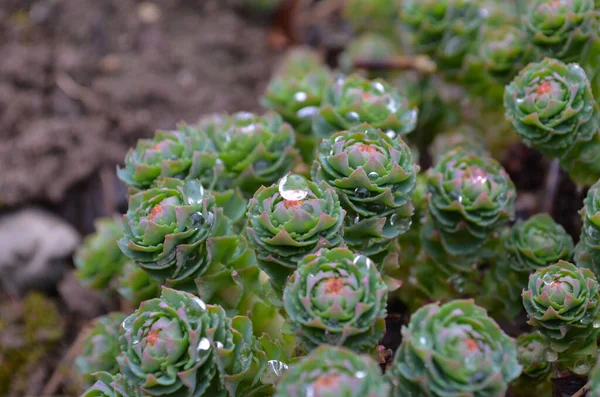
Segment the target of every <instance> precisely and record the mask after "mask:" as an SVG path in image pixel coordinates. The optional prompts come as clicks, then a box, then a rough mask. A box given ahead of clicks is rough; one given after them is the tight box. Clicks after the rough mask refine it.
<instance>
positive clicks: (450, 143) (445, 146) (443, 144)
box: [429, 125, 489, 164]
mask: <svg viewBox="0 0 600 397" xmlns="http://www.w3.org/2000/svg"><path fill="white" fill-rule="evenodd" d="M456 148H462V149H464V150H465V151H467V152H470V153H472V154H475V155H477V156H486V155H487V156H489V153H488V152H487V149H486V144H485V141H484V139H483V138H482V136H481V133H480V132H479V131H477V130H476V129H474V128H473V127H471V126H468V125H464V126H460V127H458V128H455V129H453V130H450V131H448V132H443V133H441V134H438V135H437V136H436V137H435V139H434V140H433V142H432V144H431V146H430V147H429V152H430V154H431V159H432V162H433V164H437V163H438V162H439V161H440V160H441V159H442V157H444V155H445V154H446V153H448V151H449V150H452V149H456Z"/></svg>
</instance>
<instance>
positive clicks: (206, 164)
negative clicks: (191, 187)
mask: <svg viewBox="0 0 600 397" xmlns="http://www.w3.org/2000/svg"><path fill="white" fill-rule="evenodd" d="M216 165H217V155H216V153H215V147H214V145H213V143H212V141H211V140H210V139H209V137H208V136H207V135H206V134H205V133H204V132H202V131H200V130H198V128H197V127H193V126H190V125H187V124H180V125H178V127H177V129H176V130H173V131H157V132H156V134H155V135H154V138H152V139H140V140H139V141H138V143H137V145H136V147H135V148H134V149H130V150H129V151H128V152H127V155H126V156H125V166H124V167H123V168H118V169H117V175H118V176H119V178H120V179H121V180H122V181H123V182H125V184H127V186H129V187H130V188H132V189H133V190H134V191H136V190H139V189H147V188H150V187H154V186H156V182H157V179H158V178H160V177H166V178H178V179H199V180H200V181H201V182H202V184H203V185H204V186H206V187H207V188H209V189H212V188H213V186H214V185H215V183H216V182H217V179H218V177H219V169H218V167H216Z"/></svg>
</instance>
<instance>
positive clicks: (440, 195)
mask: <svg viewBox="0 0 600 397" xmlns="http://www.w3.org/2000/svg"><path fill="white" fill-rule="evenodd" d="M427 184H428V192H429V206H428V208H429V214H430V216H431V219H432V221H433V225H434V227H435V229H436V230H437V231H438V232H439V234H440V236H439V237H440V241H441V244H442V246H443V248H444V250H445V251H446V252H447V253H448V254H449V255H452V256H459V255H460V256H471V255H475V254H476V253H477V251H478V250H479V249H480V248H481V247H482V246H483V245H484V244H485V243H486V241H488V240H489V239H490V237H492V234H493V233H494V232H497V231H498V230H499V229H500V227H501V226H503V225H504V224H505V223H506V222H508V220H509V219H510V218H512V217H513V216H514V211H515V208H514V201H515V196H516V191H515V187H514V184H513V183H512V181H511V180H510V177H509V176H508V174H507V173H506V171H505V170H504V169H503V168H502V166H501V165H500V164H499V163H498V162H497V161H496V160H494V159H492V158H491V157H487V156H482V157H480V156H477V155H475V154H472V153H469V152H467V151H465V150H464V149H461V148H458V149H455V150H452V151H450V152H448V153H447V154H446V155H445V156H444V157H442V158H441V159H440V161H439V162H438V163H437V165H435V167H433V168H431V169H430V170H429V172H428V180H427Z"/></svg>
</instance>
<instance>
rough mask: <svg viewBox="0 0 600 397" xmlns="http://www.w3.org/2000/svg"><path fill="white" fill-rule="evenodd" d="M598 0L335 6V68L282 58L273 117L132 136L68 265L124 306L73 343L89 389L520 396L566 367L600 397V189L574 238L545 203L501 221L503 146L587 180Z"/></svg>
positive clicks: (357, 0)
mask: <svg viewBox="0 0 600 397" xmlns="http://www.w3.org/2000/svg"><path fill="white" fill-rule="evenodd" d="M595 7H596V5H595V4H594V3H593V1H592V0H561V1H554V0H534V1H532V2H531V4H530V6H528V7H525V6H524V4H523V2H521V1H513V2H506V4H504V3H500V2H493V1H468V0H443V1H434V0H419V1H417V0H404V1H403V2H402V4H399V2H396V1H390V0H382V1H365V0H352V1H348V2H345V3H344V6H343V10H341V11H342V12H341V13H340V14H339V15H340V16H341V17H342V18H345V19H346V21H347V22H348V23H349V24H351V26H352V29H351V31H352V32H354V33H356V35H357V36H356V39H355V41H353V42H351V43H349V44H348V46H347V48H346V51H344V52H342V54H341V55H340V62H339V63H340V67H341V73H338V72H340V71H337V70H335V69H334V68H333V67H332V66H331V65H326V64H325V62H324V61H323V59H324V57H322V56H321V54H319V53H317V52H316V51H313V50H311V49H310V48H308V47H301V48H296V49H293V50H291V51H290V52H289V53H288V54H287V56H285V57H284V59H283V61H282V63H281V64H280V65H279V67H278V68H277V69H276V70H275V73H274V75H273V78H272V80H271V81H270V82H269V84H268V85H267V87H266V90H265V93H264V96H263V97H262V98H261V101H260V103H261V105H262V106H263V107H264V108H265V109H266V110H268V112H267V113H265V114H262V115H261V114H258V113H248V112H238V113H233V114H225V113H220V114H212V115H205V116H204V117H203V118H201V119H199V120H198V121H197V122H194V123H190V124H184V123H182V124H180V125H178V126H177V129H176V130H173V131H158V132H156V134H155V135H154V137H152V138H150V139H142V140H140V141H139V142H138V144H137V145H136V147H135V148H133V149H131V150H130V151H129V152H128V153H127V155H126V158H125V162H124V166H123V167H122V168H119V169H118V171H117V172H118V176H119V178H120V179H121V180H122V181H123V182H124V183H125V184H127V186H128V188H129V189H128V196H129V197H128V199H129V200H128V209H127V212H126V213H125V214H124V215H123V218H122V224H121V223H119V222H117V221H114V220H111V221H104V223H99V224H98V231H97V233H96V234H95V235H93V236H91V237H89V238H88V239H87V240H86V241H85V243H84V245H83V246H82V248H81V249H80V250H79V251H78V253H77V255H76V257H75V262H76V265H77V267H78V273H79V276H80V278H81V279H82V280H83V281H84V282H85V283H86V284H88V285H89V286H91V287H93V288H97V289H111V288H112V289H113V290H116V291H118V292H119V293H120V295H121V296H122V298H123V300H125V301H126V302H127V304H128V306H127V305H126V306H125V308H124V311H125V312H127V313H124V314H112V315H110V316H108V317H103V318H100V319H97V320H96V321H95V322H94V325H93V328H92V330H91V331H90V334H89V335H88V336H87V338H86V339H85V340H84V343H83V344H84V348H83V350H82V352H81V354H80V356H79V357H78V358H77V360H76V366H77V369H78V372H80V375H81V377H82V379H83V381H84V382H85V383H86V384H87V385H88V386H90V388H89V389H88V391H87V392H85V394H84V395H85V396H111V397H112V396H124V397H126V396H141V395H144V396H146V395H149V396H195V397H199V396H223V397H225V396H227V397H236V396H239V397H252V396H272V395H274V396H278V397H287V396H290V397H294V396H298V397H300V396H305V397H316V396H354V395H356V396H359V395H364V396H369V397H371V396H372V397H379V396H406V397H408V396H411V397H416V396H432V397H442V396H481V397H483V396H498V397H499V396H504V395H505V394H506V393H507V391H508V390H509V389H510V392H511V393H512V395H517V396H527V395H532V394H531V392H532V390H535V394H534V395H550V394H549V393H552V387H553V385H554V383H553V380H555V378H562V377H565V376H570V375H573V374H575V375H577V376H580V377H585V376H589V378H590V381H591V384H590V386H589V387H591V388H592V390H597V389H598V388H599V387H600V386H599V385H600V381H599V380H598V378H600V377H599V376H598V375H597V373H598V371H600V370H599V369H598V367H599V366H596V368H595V369H593V368H594V366H595V365H596V362H597V360H598V345H597V339H598V336H599V334H600V305H599V301H600V295H599V285H598V281H597V278H596V276H597V275H599V274H600V273H598V272H600V218H598V217H599V215H598V213H599V210H598V208H600V207H599V205H598V203H600V193H598V192H599V191H600V190H599V189H598V188H599V187H600V182H598V183H597V184H595V185H593V186H592V187H591V188H590V189H589V191H588V193H587V197H586V198H585V200H584V203H583V204H584V206H583V209H582V210H581V216H582V221H583V227H582V230H581V237H580V239H579V242H578V244H577V246H576V247H574V242H573V238H572V237H571V236H570V235H569V234H568V233H567V231H566V230H565V228H563V226H561V225H559V224H558V223H557V222H556V221H555V220H554V219H553V218H552V216H551V215H549V214H544V213H541V211H532V212H533V213H530V214H528V216H521V218H523V219H518V220H517V219H516V218H517V215H518V211H517V210H516V204H515V203H516V200H517V189H516V187H515V183H513V181H512V180H511V176H509V173H508V171H507V170H511V169H512V170H513V171H514V167H511V168H509V167H507V169H505V168H504V167H503V165H507V164H508V165H511V164H510V163H509V162H507V161H505V160H506V158H505V157H502V156H500V155H499V154H502V153H504V149H505V148H506V147H507V145H511V144H513V143H514V142H515V138H514V137H515V136H518V137H520V139H521V140H522V141H523V142H524V143H525V145H527V146H529V147H531V148H534V149H536V150H538V151H539V152H540V153H541V155H543V156H547V157H549V158H553V159H557V163H558V164H559V165H560V167H562V168H563V170H564V171H566V172H567V173H568V174H569V175H570V177H571V179H572V180H573V181H574V182H575V183H577V184H579V185H580V186H589V185H592V184H593V183H595V182H596V181H598V179H600V167H599V166H598V159H599V156H600V154H599V153H600V150H599V148H600V146H599V144H598V142H600V135H599V131H600V112H599V111H598V105H597V103H596V100H595V98H598V95H599V93H598V83H597V80H598V76H597V75H598V73H596V71H595V67H596V65H597V64H600V62H599V61H598V59H600V51H598V47H599V46H600V45H599V44H598V42H599V39H598V26H599V21H600V18H599V16H600V13H599V12H598V10H597V9H596V8H595ZM545 57H546V58H545ZM368 61H372V62H374V64H376V67H375V68H373V69H369V68H368V67H367V69H366V70H363V69H361V68H364V67H365V65H367V66H368V64H369V62H368ZM565 62H567V63H565ZM388 63H389V64H388ZM399 64H400V65H401V67H398V65H399ZM382 65H383V70H382ZM386 65H387V66H386ZM403 68H408V69H411V70H409V71H406V70H403ZM359 69H361V70H359ZM514 133H516V135H514ZM523 148H524V149H523V150H526V148H525V146H523ZM421 169H423V170H421ZM511 175H512V174H511ZM512 176H514V175H512ZM520 193H521V192H519V194H520ZM521 215H522V214H521ZM568 261H573V262H574V264H573V263H570V262H568ZM159 295H160V296H159ZM432 302H434V303H432ZM398 308H400V309H398ZM398 310H399V311H401V313H397V311H398ZM488 313H489V314H488ZM398 314H401V315H400V316H398ZM521 314H523V315H522V316H521ZM525 314H526V316H527V319H528V320H529V321H528V323H529V326H528V325H526V324H525V320H524V315H525ZM398 319H399V320H398ZM386 320H387V321H386ZM496 321H500V323H501V324H508V325H509V326H510V328H508V329H509V330H511V335H514V336H515V337H517V338H516V339H514V338H512V337H510V336H508V335H507V333H505V331H503V330H502V329H501V328H500V326H499V325H498V323H497V322H496ZM386 322H387V326H386ZM399 322H401V323H402V325H401V326H400V325H398V324H399ZM390 324H391V326H390ZM527 327H529V328H527ZM515 330H528V331H527V332H526V333H523V334H521V335H518V334H514V333H513V331H515ZM389 336H391V338H389ZM390 339H392V340H394V339H395V340H400V339H401V343H400V345H399V347H398V348H397V350H396V352H395V355H394V356H393V358H392V357H391V356H390V355H389V354H388V351H387V350H386V349H387V348H389V347H395V346H388V343H389V340H390ZM384 363H387V365H386V368H385V371H384V372H382V371H381V369H380V368H379V367H378V364H384Z"/></svg>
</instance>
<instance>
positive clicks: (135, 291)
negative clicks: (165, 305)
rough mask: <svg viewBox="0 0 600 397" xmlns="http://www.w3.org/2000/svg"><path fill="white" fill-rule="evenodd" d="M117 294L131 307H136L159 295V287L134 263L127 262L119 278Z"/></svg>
mask: <svg viewBox="0 0 600 397" xmlns="http://www.w3.org/2000/svg"><path fill="white" fill-rule="evenodd" d="M118 281H119V286H118V288H117V290H118V291H119V294H120V295H121V296H122V297H123V299H125V300H126V301H128V302H129V303H130V304H131V305H132V306H133V307H138V306H139V305H140V303H142V302H143V301H145V300H148V299H152V298H156V297H157V296H158V295H159V294H160V286H159V285H158V284H157V283H156V281H155V280H154V279H153V278H152V277H151V276H150V275H149V274H148V273H147V272H146V271H145V270H144V269H142V268H141V267H139V266H136V264H135V263H134V262H127V263H126V264H125V266H124V268H123V272H122V273H121V275H120V276H119V279H118Z"/></svg>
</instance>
